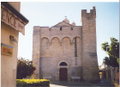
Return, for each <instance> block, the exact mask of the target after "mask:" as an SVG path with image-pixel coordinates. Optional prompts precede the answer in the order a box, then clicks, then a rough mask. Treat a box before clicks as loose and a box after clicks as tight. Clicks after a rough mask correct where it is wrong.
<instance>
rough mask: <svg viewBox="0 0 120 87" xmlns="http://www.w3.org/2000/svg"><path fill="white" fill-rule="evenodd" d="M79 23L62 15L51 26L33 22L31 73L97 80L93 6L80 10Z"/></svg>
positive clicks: (94, 11)
mask: <svg viewBox="0 0 120 87" xmlns="http://www.w3.org/2000/svg"><path fill="white" fill-rule="evenodd" d="M81 18H82V26H76V25H75V23H72V24H70V23H69V20H68V19H67V18H65V19H64V20H63V21H62V22H59V23H58V24H56V25H54V26H52V27H46V26H34V30H33V64H34V66H35V67H36V71H35V73H34V76H35V77H36V78H46V79H50V80H52V81H73V80H85V81H94V80H99V76H98V63H97V53H96V9H95V7H93V9H91V10H90V12H89V13H87V11H86V10H82V11H81Z"/></svg>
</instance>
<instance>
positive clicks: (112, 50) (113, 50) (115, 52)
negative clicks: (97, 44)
mask: <svg viewBox="0 0 120 87" xmlns="http://www.w3.org/2000/svg"><path fill="white" fill-rule="evenodd" d="M110 41H111V43H110V44H108V42H104V43H102V49H103V50H104V51H105V52H106V53H107V54H108V56H109V57H105V59H104V63H105V64H106V65H108V66H112V67H118V66H119V61H118V60H119V59H120V58H119V42H118V40H117V39H115V38H110Z"/></svg>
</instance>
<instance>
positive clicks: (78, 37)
mask: <svg viewBox="0 0 120 87" xmlns="http://www.w3.org/2000/svg"><path fill="white" fill-rule="evenodd" d="M75 38H77V39H79V40H81V38H80V36H76V37H73V39H72V43H74V40H75Z"/></svg>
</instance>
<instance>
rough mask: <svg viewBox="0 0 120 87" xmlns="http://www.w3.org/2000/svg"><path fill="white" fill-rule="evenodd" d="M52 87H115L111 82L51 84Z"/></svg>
mask: <svg viewBox="0 0 120 87" xmlns="http://www.w3.org/2000/svg"><path fill="white" fill-rule="evenodd" d="M50 87H114V86H113V85H112V84H111V83H110V82H105V81H104V82H99V83H84V82H51V84H50Z"/></svg>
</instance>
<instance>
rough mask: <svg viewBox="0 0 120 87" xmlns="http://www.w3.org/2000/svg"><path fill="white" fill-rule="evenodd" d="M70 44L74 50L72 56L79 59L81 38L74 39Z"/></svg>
mask: <svg viewBox="0 0 120 87" xmlns="http://www.w3.org/2000/svg"><path fill="white" fill-rule="evenodd" d="M72 44H73V48H74V56H75V57H80V56H81V38H80V37H79V36H76V37H74V38H73V41H72Z"/></svg>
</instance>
